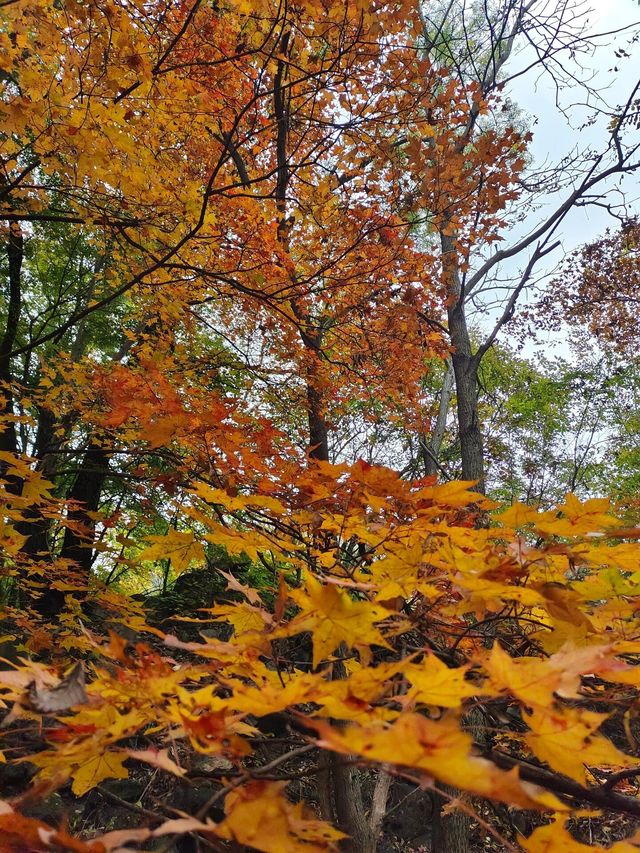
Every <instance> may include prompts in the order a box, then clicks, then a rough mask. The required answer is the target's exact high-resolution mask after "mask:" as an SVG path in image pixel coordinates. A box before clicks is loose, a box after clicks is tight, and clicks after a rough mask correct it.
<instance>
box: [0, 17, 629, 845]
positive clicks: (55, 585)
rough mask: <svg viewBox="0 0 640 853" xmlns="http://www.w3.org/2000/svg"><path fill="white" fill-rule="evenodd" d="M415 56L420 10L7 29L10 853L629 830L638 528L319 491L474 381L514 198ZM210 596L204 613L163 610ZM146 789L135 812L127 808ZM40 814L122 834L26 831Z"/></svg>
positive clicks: (461, 101) (469, 91) (431, 71)
mask: <svg viewBox="0 0 640 853" xmlns="http://www.w3.org/2000/svg"><path fill="white" fill-rule="evenodd" d="M420 27H421V23H420V17H419V15H418V10H416V9H414V8H413V7H412V6H411V5H410V4H408V3H394V2H390V3H386V2H384V3H379V4H376V5H375V6H373V7H371V8H369V7H367V6H366V5H365V6H363V5H362V4H356V5H351V4H345V3H343V2H326V3H324V4H322V6H320V7H319V6H318V5H317V4H315V3H300V4H297V5H295V6H287V5H284V6H282V5H279V4H273V3H271V2H269V0H264V2H259V3H251V4H249V3H246V2H244V0H237V2H225V3H214V4H211V5H207V4H204V3H201V2H199V0H196V2H195V3H194V4H193V5H190V6H188V5H186V4H182V3H166V4H165V3H153V4H142V5H136V4H129V3H126V4H125V3H111V2H109V3H106V4H105V3H102V2H98V3H94V2H89V3H81V2H78V3H69V4H64V5H60V4H58V3H50V2H48V0H33V2H32V0H28V2H22V0H16V2H11V3H9V4H7V5H5V6H4V7H3V25H2V30H1V43H2V49H3V53H2V63H3V66H2V67H3V74H2V84H3V95H2V101H1V102H0V110H1V111H2V113H3V117H4V122H5V123H4V127H3V133H2V137H1V138H0V142H1V148H0V156H2V158H3V160H2V163H3V168H2V174H3V185H2V196H3V204H2V209H1V210H0V216H2V217H3V221H4V222H5V223H6V228H5V230H4V240H5V256H4V261H3V264H4V265H3V267H2V268H1V270H0V271H1V272H2V276H3V284H4V287H5V300H4V311H3V314H2V319H3V323H4V326H3V335H2V343H1V344H0V365H1V366H2V375H1V379H2V394H3V400H4V402H3V409H2V426H3V432H2V433H1V435H2V441H3V442H4V443H3V445H2V447H1V449H0V461H1V463H2V471H1V475H2V476H1V480H2V500H3V518H2V529H1V534H2V538H1V544H2V549H3V563H2V571H3V578H2V585H1V586H0V590H1V591H2V593H3V596H4V608H3V638H2V640H3V652H4V651H5V649H6V652H5V654H6V655H7V661H8V662H7V666H6V668H4V669H3V670H2V672H0V691H1V697H0V698H1V701H2V704H3V710H5V711H6V713H5V716H4V721H3V722H4V727H3V732H4V733H5V737H6V740H5V743H6V749H5V750H4V757H6V758H7V759H8V760H7V762H6V764H7V767H8V768H10V770H11V771H13V772H14V774H15V775H14V777H13V779H14V789H13V790H9V791H8V794H7V799H6V800H4V801H3V802H2V804H0V829H1V830H2V832H3V833H4V836H3V838H2V842H1V843H2V844H3V845H5V846H6V847H7V848H8V850H15V851H18V850H22V849H24V848H25V847H27V848H29V849H31V850H35V851H46V850H55V849H65V848H66V849H71V850H74V851H76V853H84V851H87V853H103V851H114V850H115V851H118V850H119V851H122V853H124V850H126V849H132V846H135V847H137V848H140V847H142V849H145V848H146V849H157V846H158V844H159V845H160V846H161V848H164V849H166V850H168V849H169V846H170V845H174V844H178V843H179V842H181V841H182V840H184V839H185V838H186V837H187V836H189V837H190V838H191V839H192V840H193V841H194V843H195V844H196V845H197V846H201V845H205V844H206V845H209V846H211V847H213V848H214V849H239V848H241V847H244V848H249V849H257V850H264V851H266V853H271V851H273V853H275V851H282V850H286V851H296V850H299V851H307V853H309V851H316V850H317V851H322V850H332V849H333V850H335V849H343V850H352V851H358V853H369V851H373V850H375V849H377V846H378V840H379V835H380V832H381V828H382V826H383V821H384V816H385V811H386V801H387V796H388V793H389V791H390V790H391V789H392V787H393V785H394V784H395V781H396V780H398V779H402V780H405V782H406V783H407V784H408V785H410V786H411V788H412V790H418V789H421V788H422V789H425V790H429V791H434V792H435V793H437V795H438V796H439V797H442V798H445V799H446V798H449V800H450V808H451V810H453V811H458V812H462V813H465V814H473V815H474V816H476V817H477V818H478V819H479V820H480V822H481V825H482V827H483V831H485V832H486V833H488V834H489V835H494V836H496V837H497V838H498V843H500V844H501V845H502V846H503V847H504V848H505V849H517V848H516V846H515V845H516V844H517V843H519V840H518V838H517V837H516V835H515V834H514V829H513V827H512V826H511V825H510V824H509V823H507V822H502V823H500V824H498V823H497V822H492V821H491V820H490V819H487V818H486V817H484V816H483V815H482V814H480V813H479V812H478V810H477V808H476V805H477V802H478V799H484V800H486V801H494V802H496V803H503V804H505V805H507V806H509V807H513V808H519V809H524V810H529V811H531V812H535V813H536V820H537V823H538V824H539V825H537V826H536V827H535V828H534V826H533V824H530V825H529V826H528V828H527V838H526V839H525V840H524V841H523V844H522V846H523V847H524V849H529V850H544V849H546V848H548V846H549V838H550V837H556V838H558V837H559V838H560V839H561V840H562V844H563V846H564V849H567V850H571V849H572V848H573V849H576V850H580V849H584V848H585V847H586V848H587V849H598V848H597V847H594V845H586V844H582V843H581V842H580V841H578V840H577V839H576V837H574V835H572V834H571V832H570V829H571V824H569V820H570V819H571V817H572V816H573V815H580V814H582V811H581V809H582V807H583V806H584V805H585V804H587V805H590V806H592V807H594V808H601V809H603V810H606V811H607V813H608V814H609V813H610V814H624V815H629V816H631V817H633V818H637V817H638V815H639V811H640V810H639V809H638V804H637V800H636V799H635V798H634V797H633V796H628V795H627V794H626V793H625V790H624V789H622V790H621V787H622V786H623V785H624V784H625V782H626V781H627V779H633V778H634V775H635V774H636V772H637V757H636V756H635V752H636V746H635V740H634V731H635V726H636V720H635V711H634V709H635V704H636V696H637V682H638V673H637V665H636V663H637V653H638V648H637V641H636V640H635V635H636V633H637V624H636V623H637V616H636V612H635V609H634V606H633V601H632V597H633V594H634V583H635V581H634V578H633V575H632V572H633V571H635V568H634V567H635V564H636V562H637V556H638V549H637V545H636V544H635V539H636V538H637V531H636V530H635V529H631V530H630V529H628V528H627V527H625V525H624V524H623V523H622V522H621V521H620V519H618V518H617V517H616V515H615V514H614V513H613V512H612V509H611V506H610V504H609V502H608V501H607V500H606V499H595V498H590V499H588V500H586V501H584V502H581V501H580V500H579V499H578V498H577V497H576V496H575V495H573V494H570V495H568V496H567V497H566V498H564V499H563V501H562V502H561V503H559V504H558V505H557V506H555V507H553V508H552V509H544V510H541V511H539V510H538V509H536V508H534V507H529V506H525V505H522V504H519V503H514V504H513V506H510V507H508V508H506V509H501V508H500V507H499V506H498V505H497V504H495V503H493V502H491V501H489V500H488V499H487V498H486V497H485V496H483V495H482V494H480V493H478V492H476V491H472V485H473V484H472V483H471V482H469V480H465V481H462V482H458V481H455V482H450V483H440V484H438V483H437V482H436V481H435V478H434V477H433V476H429V477H427V478H426V479H417V478H415V477H413V478H411V479H408V478H406V477H402V476H401V475H399V474H398V473H397V472H396V471H394V470H392V469H391V468H390V467H385V466H381V465H371V464H369V463H368V462H366V461H364V460H358V461H355V462H354V463H353V464H345V463H344V462H340V461H339V460H338V461H337V464H332V463H331V462H330V461H329V460H328V455H329V441H330V438H329V436H330V433H331V428H332V425H333V424H332V419H333V418H335V419H336V421H338V419H339V418H342V417H343V416H344V415H345V413H347V414H348V413H349V412H350V411H353V407H354V404H359V415H360V416H361V417H362V418H364V419H371V418H372V417H375V416H376V415H379V414H380V413H383V414H384V413H385V412H388V413H389V418H390V419H391V417H393V418H394V419H395V422H396V423H399V422H400V421H401V420H403V421H404V422H405V423H406V424H407V425H415V428H416V430H418V431H421V432H422V433H426V430H427V427H428V425H427V424H426V423H425V418H424V417H423V416H422V409H423V403H424V399H423V397H424V374H425V371H426V369H427V366H428V364H429V363H430V362H431V363H432V362H433V361H434V360H436V359H440V360H442V361H443V362H446V360H447V358H451V359H452V360H453V362H454V364H453V367H454V371H455V372H456V376H459V375H461V374H460V369H461V366H462V367H464V364H463V359H464V358H465V357H466V355H468V353H466V351H465V350H464V340H463V338H458V339H455V340H453V339H449V340H447V339H446V337H445V333H446V327H445V326H444V325H443V323H442V322H441V321H442V319H443V317H442V315H443V312H449V316H450V328H451V312H452V311H453V312H454V313H455V312H457V313H456V317H455V318H457V319H459V320H460V321H461V322H463V321H464V319H465V318H464V313H463V312H462V309H461V308H460V309H459V306H458V305H454V303H453V302H452V292H451V288H450V287H449V285H450V284H451V283H452V282H453V284H454V285H455V283H456V282H460V281H461V280H460V279H459V276H460V275H463V274H466V267H465V264H466V263H467V259H468V262H469V263H470V262H471V261H470V257H471V255H470V252H471V248H472V247H473V246H475V245H476V243H478V242H480V241H482V240H484V241H489V242H491V241H492V240H493V239H494V238H495V237H496V236H497V232H498V230H499V228H500V222H501V211H502V209H503V208H504V206H505V204H507V203H508V202H509V201H510V200H513V199H515V197H516V195H517V193H518V180H519V175H520V173H521V171H522V169H523V168H524V165H525V155H526V137H525V136H523V134H522V133H520V131H519V130H518V129H517V128H515V127H512V126H506V127H503V126H496V127H495V128H493V129H484V128H483V131H482V133H481V134H479V135H478V137H477V138H476V137H475V136H474V133H475V129H476V127H477V126H478V123H479V122H480V121H481V117H483V116H485V117H487V120H488V117H489V116H490V115H491V109H497V101H493V100H492V93H491V92H489V91H485V90H484V89H483V87H482V85H479V84H478V83H477V81H476V82H473V81H467V80H463V79H461V78H460V76H459V75H458V76H457V77H456V76H455V75H453V76H452V74H451V71H450V69H447V68H443V67H442V63H441V62H439V61H438V62H436V61H429V60H428V59H425V57H424V56H423V55H422V52H421V51H419V50H417V49H416V38H417V34H418V33H419V32H420ZM495 82H496V81H495V79H494V83H495ZM624 162H625V163H626V161H624ZM479 181H480V182H481V184H482V187H479ZM479 188H480V189H482V192H476V191H477V190H478V189H479ZM424 210H428V211H429V212H430V215H431V216H432V217H433V227H434V228H435V232H436V233H437V234H438V235H439V239H440V241H441V243H442V246H444V249H445V251H444V255H445V261H444V262H443V259H442V254H441V253H438V252H432V251H429V250H426V251H425V250H423V249H421V248H420V246H419V245H418V244H417V240H416V230H415V226H416V211H424ZM463 237H464V240H465V241H466V242H465V244H464V245H465V246H466V247H467V249H468V251H469V254H468V255H464V258H465V262H464V263H461V262H460V260H459V256H458V255H457V254H456V253H457V252H458V251H459V246H458V243H459V242H460V241H462V238H463ZM447 241H449V242H447ZM447 246H449V247H450V249H451V252H449V249H447ZM465 251H466V249H465ZM540 252H543V249H540ZM450 255H455V257H450ZM456 286H457V285H456ZM455 318H454V325H455ZM463 326H464V323H463ZM451 343H453V344H454V347H453V349H452V347H451V346H450V344H451ZM458 344H459V346H458ZM456 359H457V361H456ZM474 381H475V377H474ZM431 447H432V450H433V452H434V455H437V452H436V450H434V445H433V444H432V445H431ZM465 453H466V451H465V452H464V453H463V457H464V458H465V459H466V458H467V456H465ZM334 461H336V460H334ZM465 464H466V463H465ZM468 473H469V472H468V471H467V469H466V468H464V466H463V475H464V476H467V475H468ZM494 511H495V516H494V521H493V523H492V525H491V526H489V525H488V523H487V519H488V517H489V513H491V512H494ZM248 567H249V568H250V569H251V571H250V570H249V568H248ZM190 574H193V575H195V576H196V580H195V583H196V584H201V585H202V586H205V584H204V581H203V580H201V579H202V578H205V577H207V576H213V577H214V579H215V594H214V593H212V592H211V590H212V589H214V585H212V586H210V587H208V593H207V600H206V601H204V602H203V603H202V604H203V606H202V609H201V610H197V611H195V612H180V613H174V612H167V611H165V612H164V613H163V616H162V619H159V618H157V612H156V615H155V616H154V612H153V610H152V609H151V608H150V607H147V608H145V603H146V604H147V605H148V604H149V602H148V600H146V601H145V597H144V596H142V597H141V596H140V595H139V593H140V590H141V589H144V588H145V585H147V584H150V585H151V586H154V585H155V587H156V588H160V589H161V590H162V591H166V590H167V589H168V587H169V586H170V584H171V583H172V582H173V581H174V580H175V581H176V583H177V581H179V580H180V579H181V578H185V577H187V576H188V575H190ZM222 588H224V592H223V594H222V595H221V594H220V590H221V589H222ZM16 591H17V593H18V594H17V595H16V594H15V593H16ZM131 593H136V595H132V594H131ZM165 617H166V618H165ZM175 617H178V618H175ZM497 638H499V641H498V639H497ZM9 664H11V666H9ZM594 706H597V708H598V709H599V710H598V711H596V710H594ZM477 709H481V711H482V715H483V719H484V720H485V721H486V737H484V738H482V741H481V742H480V740H478V741H477V742H474V738H473V736H472V734H471V733H470V732H469V731H468V730H467V728H466V727H465V725H464V720H465V719H468V717H469V714H470V713H472V712H473V711H474V710H477ZM621 717H623V718H624V720H625V725H626V728H624V727H623V730H624V731H625V732H626V734H627V737H626V739H625V738H622V737H620V736H619V733H617V732H616V731H615V728H613V727H614V725H615V723H616V722H617V721H618V720H619V719H620V718H621ZM505 720H506V721H507V722H505ZM600 729H601V730H602V731H599V730H600ZM21 771H22V775H21ZM130 771H131V772H132V773H135V774H139V775H140V777H141V778H144V780H145V787H144V790H143V791H141V792H140V798H139V799H140V802H138V801H136V802H135V803H133V802H128V801H127V800H125V799H124V798H123V797H122V796H119V795H118V794H117V793H114V791H113V790H110V789H109V788H108V787H106V786H105V783H106V782H107V781H108V780H123V779H125V778H126V777H127V776H128V775H129V773H130ZM25 776H26V777H28V778H25ZM374 776H376V777H377V782H376V783H375V785H373V784H372V779H373V778H374ZM32 777H33V778H32ZM203 778H204V781H205V783H206V795H205V798H204V799H202V798H201V799H199V800H197V799H196V796H195V793H194V791H195V789H196V787H197V784H196V783H197V780H202V779H203ZM16 779H18V782H19V784H17V783H16ZM361 782H363V783H365V784H363V785H362V786H360V783H361ZM359 787H362V788H363V789H364V790H359ZM455 789H457V790H459V791H461V793H460V794H454V793H452V792H453V791H454V790H455ZM54 792H60V794H59V795H60V796H62V797H63V798H64V802H65V803H73V804H74V807H78V808H79V809H81V810H82V814H83V815H89V814H90V813H91V808H92V807H91V805H90V804H91V802H92V799H91V798H92V797H95V798H98V800H99V801H100V802H103V801H107V802H109V804H110V805H111V806H112V807H114V808H115V807H116V806H117V808H118V809H122V808H124V809H126V810H127V811H128V812H129V813H130V815H133V820H134V821H135V824H136V825H135V826H131V824H130V823H127V822H126V821H122V822H121V823H120V825H118V826H116V827H115V828H114V829H113V831H106V830H107V826H106V824H107V820H102V819H101V818H100V819H98V821H97V824H96V823H95V822H94V825H92V826H91V825H89V824H87V823H85V822H83V821H78V822H77V823H74V822H72V821H70V822H65V821H64V820H57V819H55V817H54V816H52V815H50V814H48V813H47V814H45V815H43V814H42V812H40V816H39V817H38V816H37V815H36V814H34V810H33V806H34V804H42V803H46V801H47V800H48V799H49V798H50V797H51V796H52V794H53V793H54ZM474 798H475V799H474ZM94 802H95V800H94ZM123 802H124V803H125V805H124V806H123ZM179 802H180V803H182V804H183V805H184V806H185V807H184V808H180V807H178V806H177V804H178V803H179ZM161 803H164V805H161ZM98 813H100V812H98ZM93 814H94V815H95V814H96V813H95V812H93ZM118 814H121V813H120V812H118ZM43 817H45V818H46V819H45V820H43V819H42V818H43ZM545 820H547V821H550V822H548V823H544V821H545ZM108 822H109V824H110V825H112V822H111V820H109V821H108ZM494 824H495V825H494ZM523 825H524V824H523ZM507 835H508V836H509V837H507ZM630 846H631V842H624V841H620V842H619V844H618V846H617V850H618V851H622V850H626V849H629V848H630ZM135 847H134V849H135ZM601 849H602V848H601ZM612 849H614V850H616V848H615V847H614V848H612Z"/></svg>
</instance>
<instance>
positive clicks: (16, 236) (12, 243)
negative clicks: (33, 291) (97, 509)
mask: <svg viewBox="0 0 640 853" xmlns="http://www.w3.org/2000/svg"><path fill="white" fill-rule="evenodd" d="M6 251H7V257H8V260H9V293H8V298H7V324H6V326H5V330H4V335H3V337H2V341H1V342H0V385H2V387H1V388H0V394H1V395H2V396H1V398H0V428H1V429H2V432H0V451H2V452H4V453H14V454H15V453H17V451H18V439H17V435H16V425H15V422H14V420H13V416H14V411H13V398H12V395H11V382H12V380H13V376H12V374H11V357H10V356H11V351H12V350H13V347H14V344H15V341H16V335H17V333H18V322H19V320H20V313H21V311H22V259H23V256H24V243H23V238H22V231H21V230H20V227H19V225H18V224H17V223H11V227H10V230H9V238H8V240H7V245H6ZM3 468H4V469H6V464H2V467H1V468H0V471H1V470H2V469H3ZM21 490H22V481H18V478H12V479H11V480H10V481H9V482H8V485H7V491H9V492H11V493H12V494H20V491H21Z"/></svg>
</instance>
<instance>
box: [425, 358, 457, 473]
mask: <svg viewBox="0 0 640 853" xmlns="http://www.w3.org/2000/svg"><path fill="white" fill-rule="evenodd" d="M453 380H454V375H453V362H452V361H451V360H449V361H448V362H447V370H446V373H445V374H444V378H443V380H442V388H441V389H440V398H439V400H438V416H437V418H436V422H435V424H434V426H433V429H432V430H431V435H430V436H426V435H423V436H421V437H420V450H421V453H422V464H423V465H424V473H425V476H427V477H433V476H435V475H436V474H437V473H438V471H439V470H441V466H440V464H439V461H438V460H439V456H440V448H441V447H442V440H443V439H444V433H445V430H446V427H447V414H448V412H449V405H450V403H451V393H452V391H453Z"/></svg>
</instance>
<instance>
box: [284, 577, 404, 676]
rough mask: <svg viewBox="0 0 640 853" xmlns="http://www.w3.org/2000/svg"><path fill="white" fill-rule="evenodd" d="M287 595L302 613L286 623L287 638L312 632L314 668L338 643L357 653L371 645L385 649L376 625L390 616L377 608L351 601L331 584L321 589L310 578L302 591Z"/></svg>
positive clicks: (345, 593) (385, 643)
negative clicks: (355, 649)
mask: <svg viewBox="0 0 640 853" xmlns="http://www.w3.org/2000/svg"><path fill="white" fill-rule="evenodd" d="M290 595H291V598H292V599H293V600H294V601H295V602H296V604H297V605H298V606H299V607H300V608H301V610H302V612H301V613H300V614H298V616H296V617H295V618H294V619H293V620H292V621H291V622H290V623H289V625H288V626H287V628H286V629H285V632H286V633H287V634H289V635H291V634H292V633H296V634H297V633H300V632H301V631H311V632H312V634H313V665H314V667H316V666H318V664H319V663H320V662H321V661H322V660H323V659H324V658H326V657H327V656H328V655H330V654H331V653H332V652H333V651H335V649H337V648H338V646H339V645H340V644H341V643H346V645H347V646H349V647H350V648H353V647H357V648H359V649H360V650H364V649H365V648H366V646H368V645H371V644H372V643H375V645H378V646H385V647H388V644H387V642H386V640H385V638H384V637H383V636H382V634H381V633H380V631H379V629H378V628H376V627H375V624H376V622H380V621H381V620H382V619H385V618H386V617H387V616H388V615H389V614H388V612H387V611H386V610H385V609H384V608H383V607H381V606H380V605H376V604H372V603H371V602H369V601H354V600H353V599H352V598H351V597H350V596H349V594H348V593H347V592H344V590H342V589H339V588H338V587H336V586H333V585H331V584H325V585H323V584H321V583H320V582H319V581H317V580H316V579H315V578H314V577H312V576H309V577H308V578H307V580H306V583H305V589H304V590H299V589H294V590H291V592H290Z"/></svg>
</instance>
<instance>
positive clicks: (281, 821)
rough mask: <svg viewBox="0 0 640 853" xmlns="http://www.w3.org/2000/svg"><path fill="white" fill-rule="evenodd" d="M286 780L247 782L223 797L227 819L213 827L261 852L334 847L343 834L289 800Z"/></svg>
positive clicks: (313, 852)
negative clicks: (224, 798) (309, 815)
mask: <svg viewBox="0 0 640 853" xmlns="http://www.w3.org/2000/svg"><path fill="white" fill-rule="evenodd" d="M285 788H286V782H264V781H254V782H250V783H249V784H248V785H245V786H244V787H242V788H240V789H238V790H236V791H232V792H231V793H230V794H228V795H227V798H226V800H225V811H226V813H227V816H226V818H225V819H224V820H223V821H222V823H220V824H218V826H217V827H216V833H217V834H218V835H220V836H221V837H222V838H227V839H229V840H230V841H237V842H239V843H240V844H246V845H247V846H249V847H251V848H254V849H255V850H262V851H263V853H295V851H299V853H321V851H326V850H330V849H335V847H334V842H337V841H339V840H340V839H341V838H344V837H345V835H344V833H342V832H340V831H339V830H337V829H335V828H334V827H333V826H331V824H328V823H325V821H322V820H318V819H317V818H313V817H307V816H306V815H305V811H304V806H303V804H302V803H295V804H293V803H290V802H289V800H287V798H286V796H285V793H284V789H285Z"/></svg>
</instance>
